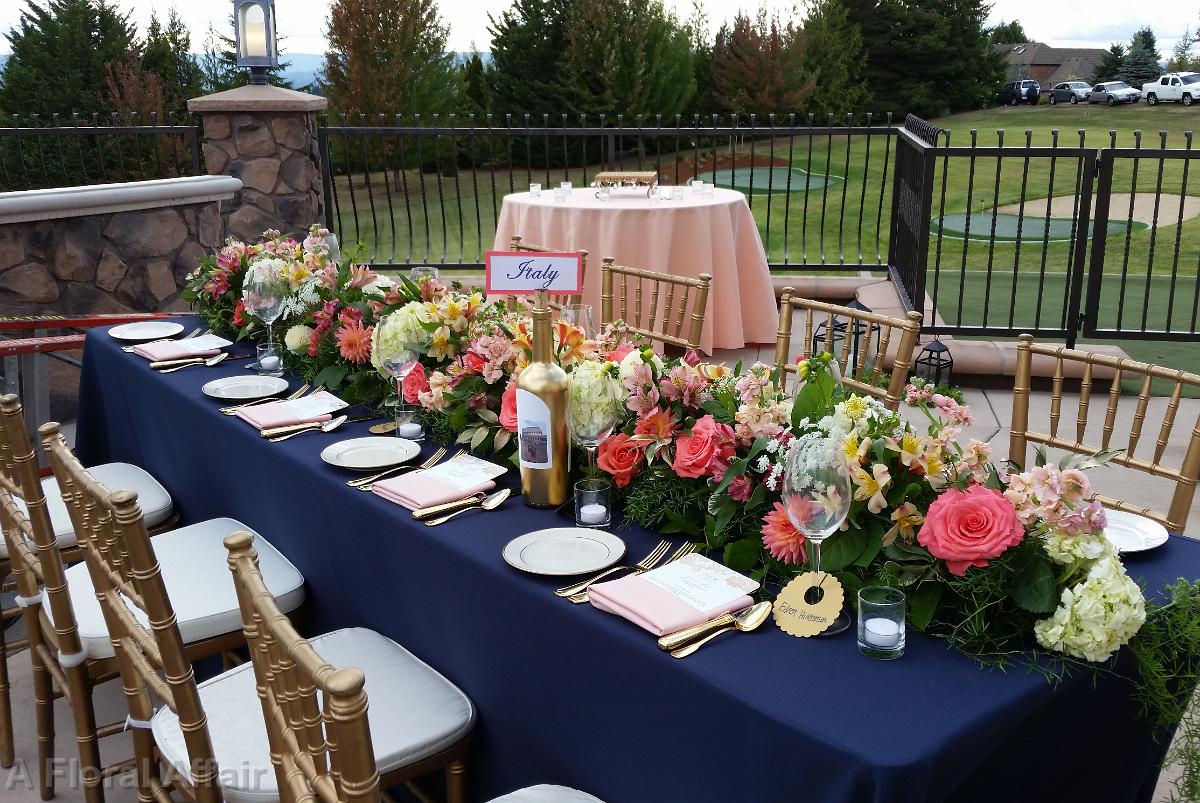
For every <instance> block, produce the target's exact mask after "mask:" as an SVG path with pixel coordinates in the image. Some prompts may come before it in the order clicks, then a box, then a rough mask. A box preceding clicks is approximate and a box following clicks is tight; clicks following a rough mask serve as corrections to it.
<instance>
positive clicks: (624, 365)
mask: <svg viewBox="0 0 1200 803" xmlns="http://www.w3.org/2000/svg"><path fill="white" fill-rule="evenodd" d="M643 362H650V363H652V364H653V365H654V372H655V374H656V375H658V376H661V375H662V372H663V361H662V357H659V356H658V355H657V354H653V355H651V357H650V359H649V360H646V359H644V357H643V355H642V352H640V351H638V350H637V349H634V350H633V351H631V352H629V353H628V354H626V355H625V359H623V360H621V365H620V366H619V367H618V369H617V370H618V372H619V373H620V376H621V381H622V382H624V381H625V380H626V379H627V378H629V376H630V375H632V374H633V370H634V369H635V368H637V367H638V366H639V365H641V364H642V363H643Z"/></svg>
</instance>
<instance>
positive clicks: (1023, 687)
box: [76, 330, 1200, 803]
mask: <svg viewBox="0 0 1200 803" xmlns="http://www.w3.org/2000/svg"><path fill="white" fill-rule="evenodd" d="M118 346H119V344H118V343H116V342H115V341H113V340H112V339H111V338H110V337H108V336H107V334H106V333H105V331H104V330H98V331H95V332H93V333H92V334H90V335H89V336H88V338H87V344H86V348H85V350H84V367H83V376H82V385H81V391H80V416H79V426H78V430H77V436H76V438H77V446H78V451H79V453H80V456H81V458H82V459H83V460H84V461H85V463H87V464H93V463H98V462H104V461H111V460H123V461H128V462H132V463H136V464H138V465H141V466H144V467H145V468H147V469H148V470H150V471H151V472H152V473H154V475H155V476H157V477H158V478H159V479H160V480H161V481H162V482H163V484H164V485H166V487H167V488H168V489H169V490H170V492H171V494H172V495H173V496H174V498H175V500H176V502H177V504H178V506H179V508H180V510H181V512H182V514H183V516H184V520H185V521H195V520H199V519H203V518H209V517H213V516H221V515H225V516H233V517H235V518H237V519H240V520H241V521H243V522H245V523H246V524H248V525H250V526H251V527H254V528H255V529H256V530H258V531H259V532H261V533H262V534H263V535H264V536H266V537H267V538H268V539H269V540H270V541H271V542H272V543H273V544H275V545H276V546H277V547H278V548H279V549H280V550H282V551H283V552H284V553H285V554H286V555H287V556H288V557H289V558H290V559H291V560H292V561H293V562H294V563H295V564H296V566H297V567H298V568H299V569H300V571H301V572H303V574H304V577H305V579H306V581H307V587H308V602H309V610H310V620H309V622H308V624H309V625H310V626H311V627H312V628H313V631H312V632H317V631H320V630H328V629H332V628H336V627H345V626H349V625H360V626H366V627H370V628H374V629H375V630H378V631H380V632H382V633H384V634H386V635H388V636H390V637H392V638H394V639H396V640H397V641H399V642H401V643H402V644H404V645H405V646H406V647H408V648H409V649H410V650H412V651H413V652H414V653H416V654H417V655H418V656H420V657H421V658H423V659H424V660H426V661H428V662H429V663H430V664H431V665H432V666H434V667H435V668H437V669H438V670H439V671H441V672H442V673H444V674H445V675H446V676H447V677H449V678H450V679H451V680H452V681H453V682H454V683H456V684H457V685H458V686H459V687H460V688H462V689H463V690H464V691H465V692H466V693H467V694H468V695H469V696H470V697H471V699H472V700H473V701H474V702H475V705H476V706H477V707H478V710H479V725H478V728H477V731H476V740H475V744H474V748H473V752H472V758H471V763H470V765H469V771H470V777H471V783H472V788H473V794H474V795H475V796H478V797H479V798H480V799H487V797H488V796H492V795H496V794H499V793H501V792H505V791H511V790H512V789H514V788H517V787H519V786H524V785H528V784H533V783H563V784H568V785H573V786H576V787H578V788H580V789H584V790H586V791H588V792H591V793H593V794H595V795H597V796H599V797H601V798H603V799H605V800H606V801H608V803H626V802H628V803H635V802H637V801H647V802H648V803H649V802H653V803H663V802H664V801H689V802H691V801H720V802H721V803H731V802H733V801H924V800H961V801H985V800H994V801H1013V800H1023V801H1038V800H1047V801H1049V800H1053V801H1074V800H1078V801H1096V800H1105V801H1124V800H1138V799H1147V798H1148V796H1149V793H1150V791H1151V790H1152V789H1153V785H1154V779H1155V776H1156V774H1157V763H1158V762H1159V761H1160V760H1161V755H1162V753H1163V751H1164V749H1165V742H1164V740H1163V739H1162V736H1163V735H1162V734H1158V735H1159V737H1160V738H1159V740H1158V741H1155V740H1154V739H1153V738H1152V737H1153V736H1154V734H1152V733H1151V732H1150V730H1149V729H1148V728H1147V727H1146V726H1145V725H1144V724H1143V723H1142V722H1141V721H1140V720H1139V719H1138V716H1137V707H1136V705H1135V704H1134V703H1133V702H1132V701H1131V700H1130V694H1129V691H1130V689H1129V686H1128V684H1127V683H1126V682H1125V681H1122V680H1120V679H1118V678H1115V677H1109V676H1105V677H1101V678H1100V679H1099V680H1098V681H1097V682H1096V683H1095V684H1094V685H1093V683H1092V682H1091V678H1090V677H1088V678H1079V677H1076V678H1073V679H1069V680H1068V681H1067V682H1065V683H1063V684H1061V685H1059V686H1057V687H1053V686H1051V685H1050V684H1048V683H1047V682H1046V681H1045V680H1044V679H1043V678H1042V677H1041V676H1039V675H1036V674H1033V673H1029V672H1027V671H1026V670H1024V669H1019V668H1010V669H1009V670H1008V671H1007V672H1001V671H996V670H986V669H983V668H981V667H980V666H979V665H978V664H977V663H975V662H973V661H972V660H970V659H968V658H966V657H963V656H962V655H959V654H957V653H954V652H951V651H948V650H947V649H946V647H945V646H944V644H943V643H942V642H940V641H938V640H935V639H930V638H926V637H923V636H921V635H920V634H911V633H910V637H909V640H908V650H907V654H906V655H905V656H904V657H903V658H902V659H901V660H898V661H893V662H877V661H872V660H870V659H868V658H865V657H863V656H861V655H859V653H858V652H857V650H856V647H855V640H854V635H853V632H852V631H851V632H847V633H845V634H843V635H840V636H836V637H831V638H825V639H797V638H792V637H791V636H788V635H786V634H784V633H783V632H781V631H780V630H778V629H777V628H775V627H774V626H773V625H771V626H769V627H766V628H764V629H763V630H762V631H761V632H757V633H754V634H751V635H737V636H725V637H723V638H722V639H721V640H718V641H717V642H715V643H713V644H712V645H710V646H707V647H706V648H705V649H703V650H701V651H700V652H699V653H697V654H696V655H694V656H693V657H690V658H688V659H686V660H683V661H679V660H675V659H673V658H671V657H670V656H669V655H667V654H665V653H663V652H661V651H660V650H659V649H658V647H657V646H656V644H655V639H654V638H653V637H651V636H650V635H649V634H648V633H646V632H644V631H642V630H640V629H638V628H636V627H635V626H633V625H632V624H630V623H628V622H626V621H624V620H622V619H619V618H617V617H614V616H610V615H607V614H604V613H601V612H600V611H597V610H595V609H593V608H591V606H587V605H578V606H577V605H571V604H569V603H567V602H565V601H563V600H560V599H558V598H557V597H555V596H553V595H552V594H551V589H552V588H553V587H554V586H556V585H557V583H555V582H553V581H550V580H546V579H543V578H538V577H533V576H528V575H525V574H521V573H519V572H517V571H516V570H514V569H512V568H510V567H509V566H508V565H507V564H505V563H504V561H503V560H502V559H501V556H500V552H501V548H502V547H503V545H504V544H505V543H506V542H507V541H508V540H510V539H512V538H514V537H516V536H517V535H520V534H522V533H525V532H529V531H531V530H535V529H540V528H543V527H550V526H556V525H559V524H562V523H564V522H563V520H562V519H561V518H559V517H557V516H556V515H555V514H554V513H552V512H548V511H535V510H531V509H528V508H526V507H524V506H523V505H522V504H521V502H520V500H519V498H517V499H514V500H512V501H510V502H508V503H506V505H505V507H504V508H503V509H502V510H501V511H498V512H496V513H490V514H482V513H474V514H468V515H463V516H460V517H458V518H457V519H455V520H453V521H452V522H451V523H448V524H445V525H442V526H440V527H436V528H428V527H425V526H424V525H421V524H417V523H414V522H413V521H412V518H411V516H410V515H409V513H408V511H406V510H404V509H402V508H399V507H397V506H395V505H392V504H390V503H388V502H386V501H384V500H382V499H380V498H378V497H376V496H374V495H372V494H365V493H361V492H359V491H357V490H355V489H353V488H349V487H347V486H346V485H345V480H346V479H348V478H349V475H347V474H346V473H344V472H341V471H339V470H337V469H335V468H333V467H330V466H328V465H325V464H324V463H322V462H321V461H320V460H319V459H318V454H319V452H320V451H321V449H322V448H324V447H325V446H326V445H328V444H330V443H333V442H335V441H337V440H340V439H343V438H347V437H356V436H362V435H365V434H367V433H366V429H367V427H368V426H369V425H368V424H363V423H360V424H354V425H347V426H345V427H343V428H342V429H340V430H339V431H337V432H334V433H329V434H305V435H302V436H299V437H297V438H293V439H291V440H289V441H285V442H283V443H278V444H270V443H267V442H265V441H263V439H262V438H260V437H259V435H258V433H257V431H255V430H254V429H253V428H251V427H250V426H248V425H247V424H246V423H244V422H242V421H241V420H239V419H236V418H231V417H226V416H223V415H221V414H220V413H218V412H217V409H216V408H217V407H218V406H219V405H218V403H217V402H215V401H214V400H211V399H208V398H206V397H204V396H203V395H201V393H200V386H201V385H202V384H204V383H205V382H206V381H208V380H210V379H214V378H216V377H219V376H228V375H233V374H237V373H242V372H244V370H245V369H244V368H243V365H244V363H233V362H231V363H227V364H225V365H221V366H218V367H215V368H189V369H186V370H183V371H179V372H177V373H174V374H167V375H158V374H156V373H154V372H153V371H151V370H150V369H149V368H148V367H147V364H146V361H145V360H143V359H142V358H140V357H137V356H136V355H132V354H126V353H123V352H121V351H120V349H119V348H118ZM432 448H433V447H432V446H431V445H429V444H426V446H425V451H426V452H428V451H430V450H431V449H432ZM509 481H510V482H515V481H516V480H515V478H510V480H509ZM620 534H621V535H622V536H623V537H624V539H625V540H626V542H627V544H628V545H629V554H630V556H631V557H632V558H633V559H637V558H638V557H640V556H641V555H642V554H644V553H645V552H646V551H648V550H649V549H650V548H651V547H652V546H653V545H654V544H655V543H657V541H658V540H659V536H657V535H655V534H652V533H649V532H646V531H644V530H641V529H639V528H636V527H635V528H633V529H631V530H627V531H622V532H621V533H620ZM1127 565H1128V566H1129V568H1130V571H1131V573H1132V574H1133V575H1135V576H1137V577H1139V578H1141V579H1143V580H1144V581H1145V583H1146V586H1147V588H1148V589H1149V590H1150V592H1152V593H1154V592H1157V591H1158V590H1160V589H1161V588H1162V586H1163V584H1164V583H1165V582H1167V581H1169V580H1172V579H1173V578H1175V577H1177V576H1186V577H1188V578H1195V577H1197V576H1198V575H1200V544H1198V543H1195V542H1192V541H1190V540H1187V539H1183V538H1172V539H1171V541H1170V542H1169V543H1168V544H1166V545H1165V546H1163V547H1161V548H1159V549H1157V550H1155V551H1153V552H1151V553H1148V554H1146V555H1144V556H1141V557H1134V558H1130V559H1129V561H1128V562H1127ZM369 682H370V681H369V679H368V689H369Z"/></svg>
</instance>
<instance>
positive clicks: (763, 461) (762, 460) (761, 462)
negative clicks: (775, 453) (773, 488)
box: [754, 441, 778, 474]
mask: <svg viewBox="0 0 1200 803" xmlns="http://www.w3.org/2000/svg"><path fill="white" fill-rule="evenodd" d="M768 443H778V441H768ZM770 466H771V458H770V456H769V455H765V454H763V455H759V456H758V461H757V462H756V463H755V464H754V470H755V471H757V472H758V473H759V474H765V473H766V471H767V469H768V468H769V467H770Z"/></svg>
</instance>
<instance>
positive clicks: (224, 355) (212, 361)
mask: <svg viewBox="0 0 1200 803" xmlns="http://www.w3.org/2000/svg"><path fill="white" fill-rule="evenodd" d="M227 359H229V352H228V351H222V352H221V353H220V354H214V355H213V356H211V357H209V358H208V359H204V360H201V359H196V360H193V361H191V362H185V363H183V364H182V365H176V366H173V367H171V368H162V369H155V370H157V371H158V372H159V373H160V374H170V373H174V372H175V371H179V370H181V369H183V368H191V367H192V366H193V365H206V366H208V367H209V368H212V367H213V366H214V365H216V364H217V363H219V362H224V361H225V360H227ZM154 365H155V363H150V367H151V368H154Z"/></svg>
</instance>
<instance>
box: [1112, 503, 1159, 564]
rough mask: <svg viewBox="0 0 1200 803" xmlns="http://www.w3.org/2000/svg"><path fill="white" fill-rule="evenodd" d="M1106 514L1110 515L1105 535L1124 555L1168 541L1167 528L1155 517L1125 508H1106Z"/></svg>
mask: <svg viewBox="0 0 1200 803" xmlns="http://www.w3.org/2000/svg"><path fill="white" fill-rule="evenodd" d="M1104 514H1105V516H1107V517H1108V526H1107V527H1105V528H1104V535H1105V537H1106V538H1108V540H1109V542H1110V543H1111V544H1112V545H1113V546H1114V547H1116V550H1117V551H1118V552H1120V553H1121V554H1122V555H1126V554H1129V553H1130V552H1145V551H1146V550H1148V549H1154V548H1155V547H1160V546H1162V545H1163V544H1165V543H1167V538H1168V537H1169V536H1168V535H1167V528H1166V527H1164V526H1162V525H1161V524H1160V523H1158V522H1157V521H1155V520H1154V519H1148V518H1146V517H1145V516H1139V515H1138V514H1136V513H1127V512H1125V511H1124V510H1106V511H1104Z"/></svg>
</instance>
